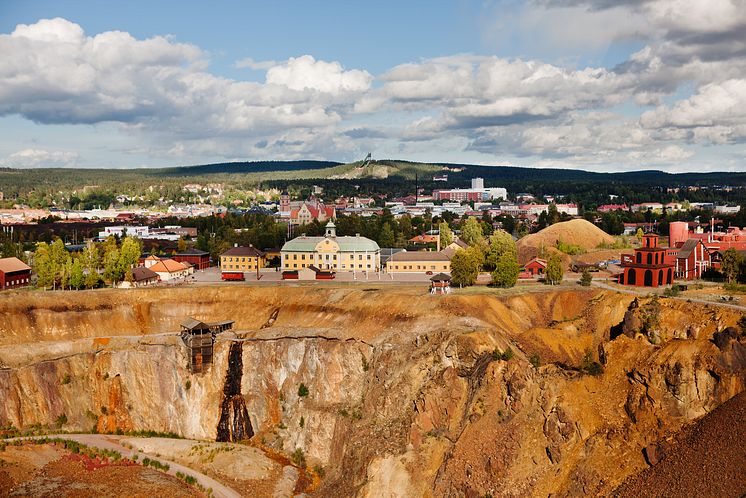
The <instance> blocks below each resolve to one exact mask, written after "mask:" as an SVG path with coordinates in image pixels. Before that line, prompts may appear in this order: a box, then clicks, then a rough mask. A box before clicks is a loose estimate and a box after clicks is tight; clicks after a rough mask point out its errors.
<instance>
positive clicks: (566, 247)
mask: <svg viewBox="0 0 746 498" xmlns="http://www.w3.org/2000/svg"><path fill="white" fill-rule="evenodd" d="M556 247H557V249H558V250H559V251H560V252H563V253H565V254H569V255H570V256H575V255H577V254H583V253H584V252H585V250H584V249H583V248H582V247H580V246H579V245H575V244H568V243H567V242H565V241H563V240H562V239H559V240H557V244H556Z"/></svg>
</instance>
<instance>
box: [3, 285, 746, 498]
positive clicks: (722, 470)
mask: <svg viewBox="0 0 746 498" xmlns="http://www.w3.org/2000/svg"><path fill="white" fill-rule="evenodd" d="M741 318H742V313H741V312H740V311H739V310H737V309H734V308H728V307H724V306H723V307H721V306H717V305H714V304H713V305H704V304H702V305H700V304H696V303H687V302H686V301H684V300H680V299H666V298H648V297H644V298H643V297H637V298H636V297H634V296H631V295H626V294H621V293H616V292H612V291H605V290H598V289H595V290H594V289H587V290H586V289H583V290H572V289H567V288H565V289H560V290H553V289H551V288H547V289H541V290H537V291H534V292H526V293H523V294H518V293H506V294H504V295H501V294H499V293H488V291H485V292H484V293H482V294H480V293H478V292H475V293H469V294H458V293H456V294H451V295H447V296H430V295H427V294H426V293H425V292H423V290H422V289H421V288H416V287H412V288H409V287H404V286H403V287H397V288H391V287H388V288H381V287H371V288H362V287H339V288H335V287H332V286H329V287H321V286H297V287H283V288H280V287H261V288H260V287H194V288H168V289H166V288H163V289H140V290H100V291H80V292H46V293H44V292H24V293H20V292H19V293H12V292H11V293H4V294H3V295H2V297H0V427H2V428H3V431H4V434H5V435H6V437H7V438H8V439H7V440H8V441H18V437H19V435H23V434H28V433H33V434H41V433H53V432H54V433H58V434H57V435H58V436H59V437H61V438H68V439H75V440H76V441H79V442H81V443H84V444H86V445H88V446H90V447H104V446H106V445H109V446H112V447H114V446H116V447H117V448H119V450H120V451H121V452H122V453H123V454H124V455H125V456H126V455H129V456H130V457H131V458H133V459H134V458H135V457H139V459H138V462H140V463H141V462H142V461H143V458H144V457H146V456H147V457H148V460H149V461H150V463H151V467H152V466H153V465H152V460H154V459H157V460H158V461H160V462H170V469H167V470H165V471H164V469H151V468H149V467H147V465H146V466H141V465H135V464H133V465H120V466H119V467H116V466H113V467H112V466H110V467H111V468H108V470H107V468H104V467H105V466H104V465H103V464H101V466H102V468H100V469H98V470H94V471H91V472H94V473H95V472H98V474H95V475H97V476H99V477H97V478H96V479H90V476H89V475H88V474H85V472H84V470H80V469H84V467H83V466H82V465H83V463H85V462H83V463H80V462H79V461H78V460H76V459H70V460H69V462H67V463H64V462H63V463H64V464H60V462H61V461H62V460H60V458H64V456H61V455H62V453H64V451H63V450H64V448H62V447H61V446H60V444H59V443H56V444H53V443H47V444H26V445H16V446H14V445H12V444H10V443H8V444H4V445H2V446H0V496H28V495H36V496H66V491H65V489H71V488H70V486H73V485H76V486H78V488H76V489H78V490H83V491H79V492H80V493H82V494H78V495H74V496H83V495H87V494H90V495H95V494H105V490H104V489H103V488H96V486H104V484H106V483H105V482H104V481H105V480H106V479H111V480H112V481H111V486H112V487H111V488H107V489H109V490H111V489H114V490H116V489H117V488H116V486H117V485H118V486H131V487H128V488H127V489H128V491H129V492H131V493H133V494H135V495H138V494H139V495H142V496H146V495H160V496H175V495H179V496H190V495H191V496H208V495H212V496H239V495H243V496H298V495H306V496H324V497H418V496H423V497H441V496H447V497H486V496H492V497H496V496H516V497H518V496H521V497H523V496H545V497H546V496H552V497H563V496H568V497H569V496H598V495H602V496H620V497H621V496H645V495H653V496H656V495H657V496H660V495H662V494H665V495H666V496H741V495H743V494H744V493H746V449H745V447H746V434H744V424H745V422H744V421H746V416H745V415H746V414H745V409H744V406H746V399H745V398H744V394H742V392H743V391H744V386H745V385H746V337H744V335H743V334H742V331H741V329H740V328H739V325H738V322H739V319H741ZM37 443H38V441H37ZM73 456H75V455H73ZM95 461H97V460H95ZM86 462H88V460H86ZM89 463H90V462H89ZM77 465H80V466H81V467H80V469H79V468H78V467H77ZM89 467H90V465H89ZM89 467H85V468H89ZM94 468H96V467H95V465H94ZM177 469H181V470H179V472H180V473H181V476H180V477H182V479H177V477H179V476H178V475H177V474H175V471H176V470H177ZM89 470H90V468H89ZM146 471H147V472H151V473H152V475H150V474H148V475H145V474H144V473H145V472H146ZM106 472H109V473H106ZM117 472H119V474H117ZM185 473H191V474H192V475H194V476H196V477H197V478H198V479H197V480H198V482H199V483H201V484H198V485H188V484H193V483H189V482H184V479H183V476H184V474H185ZM158 475H160V476H161V477H160V478H158V479H160V480H158V479H157V478H156V477H157V476H158ZM86 476H88V477H86ZM174 476H177V477H174ZM125 478H126V479H128V481H122V479H125ZM86 479H87V480H86ZM116 479H119V481H117V480H116ZM128 482H131V484H126V483H128ZM60 483H66V486H68V487H67V488H63V487H59V488H55V487H54V486H61V484H60ZM86 486H87V487H86ZM137 486H144V487H143V488H138V487H137ZM122 489H124V488H122ZM44 490H46V491H44ZM50 490H51V491H50ZM106 492H109V493H111V491H106ZM45 493H47V494H46V495H45ZM125 494H126V493H125ZM71 496H72V495H71Z"/></svg>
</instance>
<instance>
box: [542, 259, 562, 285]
mask: <svg viewBox="0 0 746 498" xmlns="http://www.w3.org/2000/svg"><path fill="white" fill-rule="evenodd" d="M564 274H565V271H564V269H563V268H562V259H560V257H559V255H558V254H555V253H553V254H552V255H550V256H549V260H548V261H547V270H546V273H545V278H546V281H547V283H548V284H550V285H555V284H558V283H560V282H562V277H563V276H564Z"/></svg>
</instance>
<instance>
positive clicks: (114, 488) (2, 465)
mask: <svg viewBox="0 0 746 498" xmlns="http://www.w3.org/2000/svg"><path fill="white" fill-rule="evenodd" d="M123 486H126V490H127V491H126V496H128V497H143V498H145V497H152V496H163V497H166V496H169V497H170V496H179V497H203V496H204V495H203V494H202V493H200V492H199V491H197V490H195V489H194V488H192V487H190V486H187V485H186V484H185V483H183V482H182V481H180V480H179V479H177V478H175V477H173V476H169V475H167V474H164V473H162V472H158V471H156V470H153V469H149V468H145V467H142V466H141V465H137V464H135V463H133V462H128V461H120V462H116V463H108V462H104V461H102V460H100V459H98V458H94V459H91V458H89V457H87V456H83V455H74V454H71V453H69V452H67V451H65V450H63V449H61V448H59V447H55V446H53V445H47V444H44V445H36V444H28V445H23V446H12V445H11V446H8V447H7V448H6V449H5V450H4V451H2V452H0V497H3V498H4V497H16V496H18V497H21V496H24V497H25V496H33V497H41V498H53V497H54V498H84V497H85V498H87V497H91V496H97V497H119V496H123V494H122V490H123Z"/></svg>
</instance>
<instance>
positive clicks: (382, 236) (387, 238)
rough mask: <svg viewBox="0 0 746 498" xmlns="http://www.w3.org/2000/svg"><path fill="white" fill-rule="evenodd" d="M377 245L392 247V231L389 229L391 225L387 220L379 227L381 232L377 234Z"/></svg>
mask: <svg viewBox="0 0 746 498" xmlns="http://www.w3.org/2000/svg"><path fill="white" fill-rule="evenodd" d="M378 245H379V246H381V247H394V231H393V230H391V225H389V224H388V222H386V223H384V224H383V226H382V227H381V232H380V233H379V234H378Z"/></svg>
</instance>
